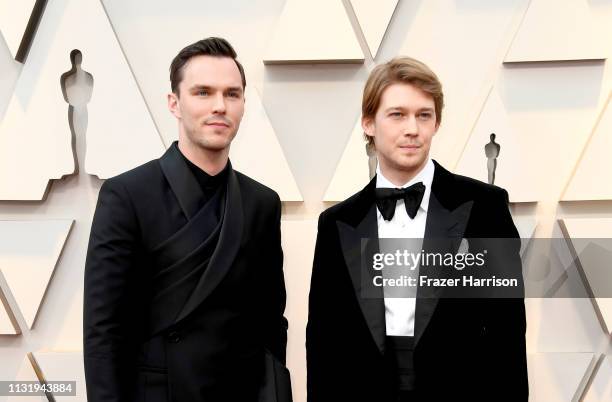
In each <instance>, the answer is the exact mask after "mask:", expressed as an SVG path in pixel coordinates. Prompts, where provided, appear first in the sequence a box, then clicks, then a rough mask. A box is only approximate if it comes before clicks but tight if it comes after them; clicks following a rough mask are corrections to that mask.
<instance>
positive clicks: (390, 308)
mask: <svg viewBox="0 0 612 402" xmlns="http://www.w3.org/2000/svg"><path fill="white" fill-rule="evenodd" d="M434 170H435V166H434V164H433V162H432V161H431V159H428V160H427V163H426V164H425V166H424V167H423V169H421V171H419V173H417V175H416V176H415V177H413V178H412V180H410V181H409V182H408V183H406V184H404V185H403V186H401V188H406V187H409V186H411V185H413V184H415V183H418V182H422V183H423V184H424V185H425V193H424V194H423V200H422V201H421V205H420V207H419V209H418V210H417V214H416V216H415V217H414V219H411V218H410V217H409V216H408V213H407V212H406V207H405V206H404V200H398V201H397V205H396V206H395V214H394V215H393V218H392V219H391V220H390V221H386V220H385V219H384V218H383V216H382V214H381V213H380V211H379V210H378V208H377V209H376V219H377V221H378V237H379V238H381V239H384V238H393V239H399V238H407V239H408V238H418V239H422V238H423V237H424V236H425V222H426V221H427V208H428V206H429V196H430V194H431V183H432V182H433V177H434ZM376 187H377V188H381V187H383V188H385V187H390V188H397V186H396V185H394V184H393V183H391V182H390V181H389V180H387V178H386V177H385V176H384V175H383V174H382V172H381V171H380V165H379V166H378V167H377V168H376ZM419 250H420V248H419ZM383 271H384V270H383ZM383 273H384V272H383ZM385 293H386V292H385ZM415 309H416V299H415V298H413V297H403V298H393V297H385V323H386V328H387V335H391V336H414V317H415Z"/></svg>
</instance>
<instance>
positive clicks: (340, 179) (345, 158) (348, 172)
mask: <svg viewBox="0 0 612 402" xmlns="http://www.w3.org/2000/svg"><path fill="white" fill-rule="evenodd" d="M368 160H369V158H368V155H367V153H366V141H365V139H364V138H363V128H362V127H361V117H360V118H359V119H357V123H356V124H355V128H353V132H352V133H351V136H350V137H349V140H348V143H347V145H346V148H345V149H344V152H343V153H342V156H341V157H340V161H339V162H338V165H337V167H336V171H335V173H334V175H333V177H332V180H331V182H330V183H329V186H328V187H327V190H326V191H325V195H324V196H323V201H342V200H345V199H347V198H348V197H350V196H351V195H353V194H355V193H356V192H358V191H359V190H361V189H362V188H363V187H364V186H365V185H366V184H368V182H369V181H370V170H369V167H368Z"/></svg>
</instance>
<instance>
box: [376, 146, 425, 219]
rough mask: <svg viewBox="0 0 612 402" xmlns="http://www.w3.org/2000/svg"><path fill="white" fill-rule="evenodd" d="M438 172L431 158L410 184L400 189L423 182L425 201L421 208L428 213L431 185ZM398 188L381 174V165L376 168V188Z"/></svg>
mask: <svg viewBox="0 0 612 402" xmlns="http://www.w3.org/2000/svg"><path fill="white" fill-rule="evenodd" d="M435 170H436V167H435V165H434V164H433V161H432V160H431V158H427V163H426V164H425V166H423V168H422V169H421V170H420V171H419V172H418V173H417V174H416V176H414V177H413V178H412V179H411V180H410V181H408V183H405V184H404V185H403V186H401V187H400V188H406V187H410V186H412V185H413V184H415V183H418V182H423V184H424V185H425V193H424V194H423V200H421V206H420V207H421V208H423V210H425V212H427V208H428V207H429V196H430V195H431V184H432V183H433V177H434V171H435ZM381 187H382V188H398V187H397V186H396V185H394V184H393V183H391V182H390V181H389V180H388V179H387V178H386V177H385V176H384V175H383V174H382V172H381V170H380V164H378V166H376V188H381Z"/></svg>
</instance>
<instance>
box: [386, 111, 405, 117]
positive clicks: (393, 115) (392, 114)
mask: <svg viewBox="0 0 612 402" xmlns="http://www.w3.org/2000/svg"><path fill="white" fill-rule="evenodd" d="M403 115H404V114H403V113H402V112H391V113H389V116H391V117H396V118H397V117H402V116H403Z"/></svg>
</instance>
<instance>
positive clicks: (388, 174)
mask: <svg viewBox="0 0 612 402" xmlns="http://www.w3.org/2000/svg"><path fill="white" fill-rule="evenodd" d="M381 159H382V158H381ZM381 159H379V161H378V163H379V166H380V172H381V173H382V174H383V176H385V178H386V179H387V180H389V181H390V182H391V183H393V185H395V186H397V187H401V186H403V185H404V184H406V183H408V182H409V181H410V180H412V179H413V178H414V177H415V176H416V175H417V174H419V173H420V172H421V170H423V169H424V168H425V165H427V162H428V161H429V157H427V158H425V160H424V161H423V163H421V165H419V166H416V167H414V168H412V169H398V168H396V167H391V166H387V164H386V163H385V162H383V160H381Z"/></svg>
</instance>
